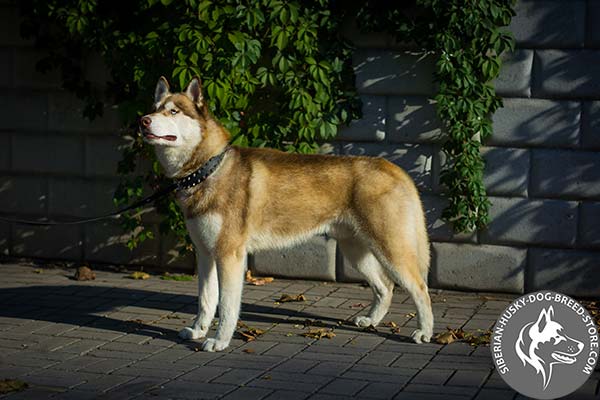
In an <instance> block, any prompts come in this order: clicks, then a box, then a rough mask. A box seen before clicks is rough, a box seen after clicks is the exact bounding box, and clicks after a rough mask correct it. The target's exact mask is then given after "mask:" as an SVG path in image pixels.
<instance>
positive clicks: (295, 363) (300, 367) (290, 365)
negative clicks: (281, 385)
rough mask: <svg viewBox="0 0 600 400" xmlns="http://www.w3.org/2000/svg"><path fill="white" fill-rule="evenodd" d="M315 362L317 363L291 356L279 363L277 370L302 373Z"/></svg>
mask: <svg viewBox="0 0 600 400" xmlns="http://www.w3.org/2000/svg"><path fill="white" fill-rule="evenodd" d="M317 364H319V362H318V361H314V360H303V359H298V358H293V359H291V360H287V361H284V362H282V363H281V364H279V365H278V366H277V371H280V372H298V373H304V372H306V371H308V370H310V369H311V368H313V367H314V366H315V365H317Z"/></svg>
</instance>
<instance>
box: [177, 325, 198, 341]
mask: <svg viewBox="0 0 600 400" xmlns="http://www.w3.org/2000/svg"><path fill="white" fill-rule="evenodd" d="M203 336H204V335H203V334H202V332H200V329H194V328H190V327H185V328H183V329H182V330H180V331H179V337H180V338H182V339H185V340H192V339H200V338H201V337H203Z"/></svg>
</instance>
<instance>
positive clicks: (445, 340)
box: [435, 331, 456, 344]
mask: <svg viewBox="0 0 600 400" xmlns="http://www.w3.org/2000/svg"><path fill="white" fill-rule="evenodd" d="M435 341H436V343H439V344H450V343H454V342H455V341H456V336H454V333H452V331H446V332H442V333H440V334H438V335H436V337H435Z"/></svg>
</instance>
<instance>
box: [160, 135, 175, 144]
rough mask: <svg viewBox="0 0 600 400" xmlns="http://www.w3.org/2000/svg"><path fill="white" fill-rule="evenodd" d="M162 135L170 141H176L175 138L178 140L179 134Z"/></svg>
mask: <svg viewBox="0 0 600 400" xmlns="http://www.w3.org/2000/svg"><path fill="white" fill-rule="evenodd" d="M161 137H162V138H163V139H165V140H168V141H170V142H174V141H175V140H177V136H174V135H166V136H161Z"/></svg>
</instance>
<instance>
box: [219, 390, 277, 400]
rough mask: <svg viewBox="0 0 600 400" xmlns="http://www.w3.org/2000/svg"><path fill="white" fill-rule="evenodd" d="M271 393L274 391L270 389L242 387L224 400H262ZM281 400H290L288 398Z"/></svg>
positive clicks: (223, 398) (223, 399)
mask: <svg viewBox="0 0 600 400" xmlns="http://www.w3.org/2000/svg"><path fill="white" fill-rule="evenodd" d="M271 393H272V391H271V390H268V389H261V388H253V387H241V388H238V389H236V390H234V391H233V392H231V393H229V394H227V395H226V396H225V397H222V400H261V399H264V398H265V397H266V396H268V395H269V394H271ZM279 398H285V399H288V398H287V397H279Z"/></svg>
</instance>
